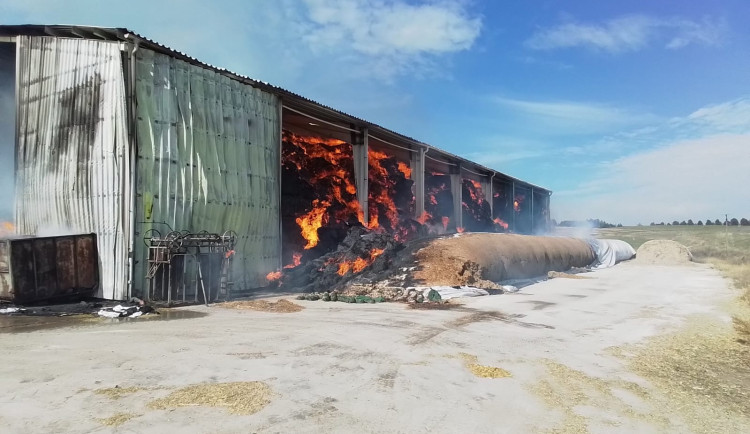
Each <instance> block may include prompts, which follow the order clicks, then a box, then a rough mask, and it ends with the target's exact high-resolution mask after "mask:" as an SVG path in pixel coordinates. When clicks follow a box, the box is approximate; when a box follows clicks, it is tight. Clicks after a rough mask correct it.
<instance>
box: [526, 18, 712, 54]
mask: <svg viewBox="0 0 750 434" xmlns="http://www.w3.org/2000/svg"><path fill="white" fill-rule="evenodd" d="M726 30H727V29H726V24H725V22H724V21H722V20H716V19H712V18H708V17H707V18H704V19H703V20H701V21H694V20H689V19H686V18H679V17H673V18H657V17H651V16H646V15H626V16H621V17H617V18H613V19H611V20H608V21H605V22H602V23H579V22H574V21H571V22H566V23H562V24H559V25H556V26H553V27H550V28H543V29H539V30H538V31H537V32H536V33H534V34H533V35H532V36H531V38H529V39H528V40H527V41H526V43H525V45H526V46H527V47H529V48H532V49H535V50H552V49H559V48H578V47H582V48H588V49H592V50H596V51H604V52H609V53H622V52H627V51H638V50H641V49H644V48H646V47H649V46H651V45H661V46H662V47H664V48H666V49H678V48H683V47H686V46H688V45H707V46H710V45H718V44H720V43H721V42H722V40H723V38H724V35H725V33H726Z"/></svg>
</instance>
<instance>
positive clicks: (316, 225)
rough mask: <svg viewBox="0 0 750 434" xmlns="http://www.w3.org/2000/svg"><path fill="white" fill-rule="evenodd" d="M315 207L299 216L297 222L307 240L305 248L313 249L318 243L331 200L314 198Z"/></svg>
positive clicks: (313, 204)
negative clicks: (319, 232) (319, 230)
mask: <svg viewBox="0 0 750 434" xmlns="http://www.w3.org/2000/svg"><path fill="white" fill-rule="evenodd" d="M312 206H313V209H311V210H310V212H308V213H307V214H305V215H303V216H302V217H297V219H296V222H297V224H298V225H299V227H300V229H302V237H303V238H305V239H306V240H307V244H306V245H305V247H304V248H305V250H309V249H312V248H313V247H315V246H317V245H318V242H319V241H320V238H319V237H318V229H320V228H321V226H323V222H324V219H325V217H326V210H327V209H328V207H329V206H331V203H330V202H326V201H321V200H319V199H315V200H313V203H312Z"/></svg>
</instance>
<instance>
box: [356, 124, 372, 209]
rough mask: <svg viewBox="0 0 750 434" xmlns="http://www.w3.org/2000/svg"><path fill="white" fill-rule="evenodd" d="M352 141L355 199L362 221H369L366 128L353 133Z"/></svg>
mask: <svg viewBox="0 0 750 434" xmlns="http://www.w3.org/2000/svg"><path fill="white" fill-rule="evenodd" d="M353 142H354V143H352V147H353V154H354V185H355V186H356V187H357V201H358V202H359V206H360V207H361V208H362V213H363V214H364V221H369V220H370V216H369V212H368V211H369V209H368V204H367V197H368V195H369V189H368V187H369V179H368V171H369V164H368V160H367V154H368V149H369V144H368V136H367V128H363V129H362V130H361V132H360V133H359V134H354V140H353Z"/></svg>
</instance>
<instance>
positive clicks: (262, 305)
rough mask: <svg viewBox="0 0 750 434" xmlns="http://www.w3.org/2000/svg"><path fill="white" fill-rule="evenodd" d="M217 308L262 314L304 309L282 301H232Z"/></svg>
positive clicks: (287, 301)
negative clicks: (253, 311)
mask: <svg viewBox="0 0 750 434" xmlns="http://www.w3.org/2000/svg"><path fill="white" fill-rule="evenodd" d="M217 306H221V307H223V308H226V309H239V310H257V311H261V312H274V313H293V312H299V311H301V310H302V309H304V307H303V306H300V305H298V304H296V303H292V302H291V301H289V300H286V299H281V300H279V301H276V302H269V301H267V300H251V301H230V302H227V303H221V304H218V305H217Z"/></svg>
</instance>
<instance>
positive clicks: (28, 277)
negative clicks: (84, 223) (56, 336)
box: [0, 234, 99, 303]
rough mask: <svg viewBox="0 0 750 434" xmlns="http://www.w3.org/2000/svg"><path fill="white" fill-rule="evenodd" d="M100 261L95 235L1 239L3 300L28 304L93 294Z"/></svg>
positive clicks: (1, 286)
mask: <svg viewBox="0 0 750 434" xmlns="http://www.w3.org/2000/svg"><path fill="white" fill-rule="evenodd" d="M98 262H99V258H98V254H97V246H96V235H95V234H86V235H71V236H62V237H44V238H15V239H10V240H0V264H4V265H5V266H3V265H0V282H1V283H0V299H2V300H6V301H11V302H15V303H27V302H35V301H41V300H48V299H54V298H61V297H67V296H73V295H92V293H93V291H94V289H95V288H96V287H97V285H98V284H99V266H98Z"/></svg>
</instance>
